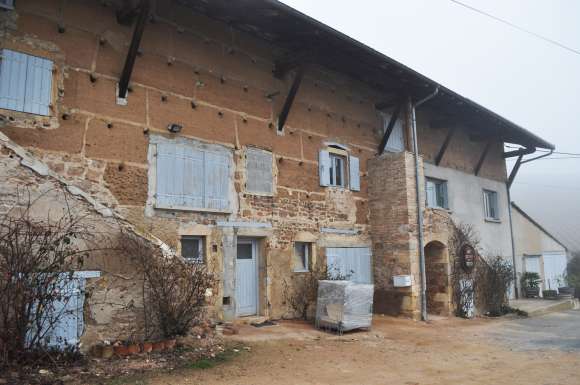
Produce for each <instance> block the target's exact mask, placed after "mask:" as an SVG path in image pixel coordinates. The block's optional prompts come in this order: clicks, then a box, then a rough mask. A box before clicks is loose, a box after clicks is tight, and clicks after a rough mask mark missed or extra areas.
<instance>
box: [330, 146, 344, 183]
mask: <svg viewBox="0 0 580 385" xmlns="http://www.w3.org/2000/svg"><path fill="white" fill-rule="evenodd" d="M345 168H346V158H345V157H344V156H340V155H336V154H330V185H331V186H336V187H344V186H346V180H345Z"/></svg>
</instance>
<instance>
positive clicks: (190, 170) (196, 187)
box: [179, 145, 205, 207]
mask: <svg viewBox="0 0 580 385" xmlns="http://www.w3.org/2000/svg"><path fill="white" fill-rule="evenodd" d="M179 147H180V148H181V149H182V151H183V167H182V168H181V169H182V170H183V175H182V176H181V179H182V180H183V182H182V183H183V198H182V203H181V206H183V207H204V206H203V204H204V201H203V197H204V189H205V184H204V183H203V180H204V154H203V153H202V152H200V151H196V150H195V149H194V148H192V147H190V146H184V145H181V146H179Z"/></svg>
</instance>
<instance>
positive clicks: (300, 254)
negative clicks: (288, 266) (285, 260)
mask: <svg viewBox="0 0 580 385" xmlns="http://www.w3.org/2000/svg"><path fill="white" fill-rule="evenodd" d="M311 247H312V244H311V243H309V242H294V254H293V258H292V265H293V268H294V272H306V271H309V263H310V255H311Z"/></svg>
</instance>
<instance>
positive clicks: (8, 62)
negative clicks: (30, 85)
mask: <svg viewBox="0 0 580 385" xmlns="http://www.w3.org/2000/svg"><path fill="white" fill-rule="evenodd" d="M26 67H27V55H25V54H22V53H19V52H14V51H10V50H7V49H4V50H2V61H1V62H0V108H4V109H7V110H14V111H24V95H25V89H26V87H25V86H26V72H27V71H26Z"/></svg>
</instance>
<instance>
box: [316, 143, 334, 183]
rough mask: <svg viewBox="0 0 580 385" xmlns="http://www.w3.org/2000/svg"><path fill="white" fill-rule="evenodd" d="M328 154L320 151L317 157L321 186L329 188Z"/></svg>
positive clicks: (329, 164) (329, 165)
mask: <svg viewBox="0 0 580 385" xmlns="http://www.w3.org/2000/svg"><path fill="white" fill-rule="evenodd" d="M330 167H331V163H330V153H329V152H328V151H324V150H321V151H320V152H319V155H318V170H319V171H318V173H319V177H320V185H321V186H330Z"/></svg>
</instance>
